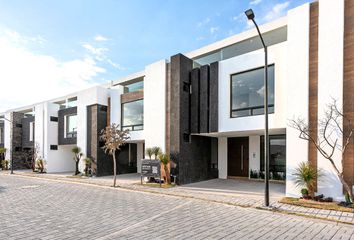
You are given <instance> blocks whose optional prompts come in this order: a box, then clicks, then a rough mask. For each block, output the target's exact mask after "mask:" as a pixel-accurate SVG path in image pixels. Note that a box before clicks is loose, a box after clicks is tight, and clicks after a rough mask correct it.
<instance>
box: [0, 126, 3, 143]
mask: <svg viewBox="0 0 354 240" xmlns="http://www.w3.org/2000/svg"><path fill="white" fill-rule="evenodd" d="M0 144H4V128H3V127H0Z"/></svg>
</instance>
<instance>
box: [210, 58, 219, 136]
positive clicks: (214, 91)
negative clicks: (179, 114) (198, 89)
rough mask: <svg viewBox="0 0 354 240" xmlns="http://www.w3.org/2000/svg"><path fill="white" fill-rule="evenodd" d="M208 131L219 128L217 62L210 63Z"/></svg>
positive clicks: (214, 130) (215, 130)
mask: <svg viewBox="0 0 354 240" xmlns="http://www.w3.org/2000/svg"><path fill="white" fill-rule="evenodd" d="M209 84H210V87H209V132H217V131H218V130H219V63H218V62H214V63H211V64H210V79H209Z"/></svg>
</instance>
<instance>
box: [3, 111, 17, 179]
mask: <svg viewBox="0 0 354 240" xmlns="http://www.w3.org/2000/svg"><path fill="white" fill-rule="evenodd" d="M0 119H4V120H6V121H8V122H9V123H11V124H13V122H12V121H11V120H9V119H7V118H6V117H4V116H0ZM5 154H6V153H5ZM13 163H14V162H13V158H11V172H10V174H13V173H14V168H13V165H14V164H13Z"/></svg>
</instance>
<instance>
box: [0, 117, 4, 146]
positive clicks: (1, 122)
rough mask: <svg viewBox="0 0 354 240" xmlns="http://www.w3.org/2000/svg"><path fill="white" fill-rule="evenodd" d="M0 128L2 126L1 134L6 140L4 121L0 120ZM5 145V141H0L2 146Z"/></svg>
mask: <svg viewBox="0 0 354 240" xmlns="http://www.w3.org/2000/svg"><path fill="white" fill-rule="evenodd" d="M0 128H2V132H1V133H2V136H0V138H2V139H4V140H5V125H4V122H3V121H0ZM3 147H4V143H0V148H3Z"/></svg>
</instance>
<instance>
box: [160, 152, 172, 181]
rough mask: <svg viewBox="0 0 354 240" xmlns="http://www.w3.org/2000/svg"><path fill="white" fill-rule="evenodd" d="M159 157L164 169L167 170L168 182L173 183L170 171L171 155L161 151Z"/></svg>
mask: <svg viewBox="0 0 354 240" xmlns="http://www.w3.org/2000/svg"><path fill="white" fill-rule="evenodd" d="M159 159H160V162H161V163H162V165H163V169H164V170H165V175H166V183H167V184H171V178H170V171H169V169H168V164H169V163H170V157H169V156H168V155H167V154H165V153H161V152H160V154H159Z"/></svg>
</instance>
